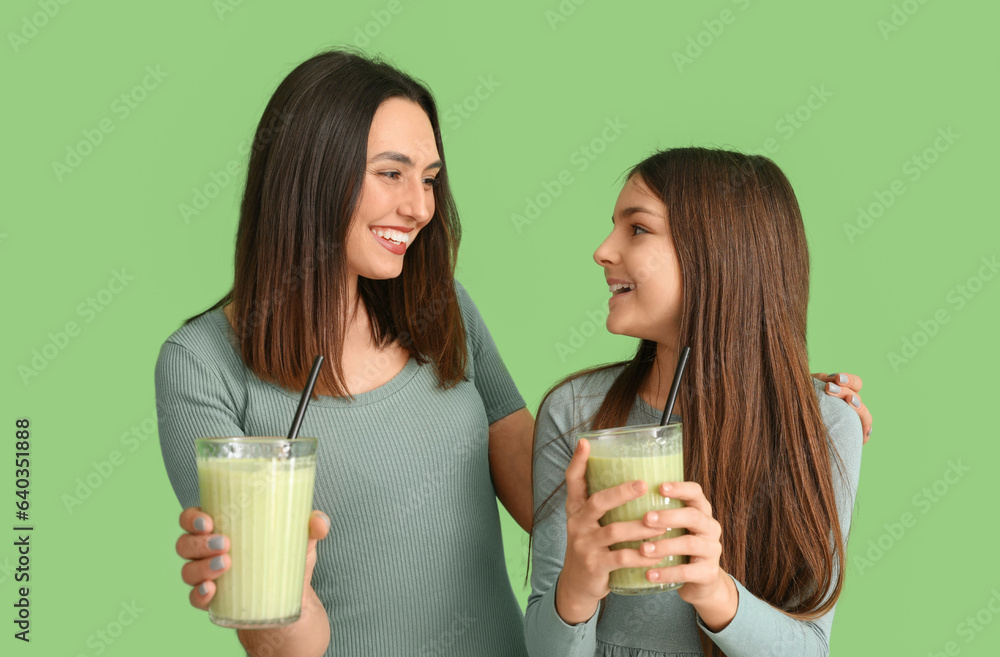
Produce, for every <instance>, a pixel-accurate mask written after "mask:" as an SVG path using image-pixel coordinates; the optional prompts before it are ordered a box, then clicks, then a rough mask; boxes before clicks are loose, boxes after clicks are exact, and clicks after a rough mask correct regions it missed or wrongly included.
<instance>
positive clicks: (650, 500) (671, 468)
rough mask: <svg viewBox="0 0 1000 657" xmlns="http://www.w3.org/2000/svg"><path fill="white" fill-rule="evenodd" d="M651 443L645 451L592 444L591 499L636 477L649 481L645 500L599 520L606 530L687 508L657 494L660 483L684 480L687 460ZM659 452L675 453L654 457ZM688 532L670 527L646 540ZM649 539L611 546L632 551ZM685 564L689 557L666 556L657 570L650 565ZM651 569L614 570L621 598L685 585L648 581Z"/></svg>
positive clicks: (677, 452)
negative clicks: (655, 513) (651, 514)
mask: <svg viewBox="0 0 1000 657" xmlns="http://www.w3.org/2000/svg"><path fill="white" fill-rule="evenodd" d="M648 442H649V446H648V447H644V446H642V445H641V443H637V442H634V441H633V442H631V443H630V444H629V445H627V446H626V445H622V444H620V442H619V440H617V439H616V440H614V441H592V442H591V455H590V457H589V458H588V459H587V488H588V492H589V494H591V495H592V494H594V493H596V492H597V491H599V490H604V489H606V488H612V487H614V486H618V485H620V484H623V483H625V482H629V481H635V480H637V479H641V480H642V481H645V482H646V489H647V492H646V494H645V495H643V496H642V497H640V498H638V499H635V500H632V501H631V502H627V503H625V504H623V505H621V506H619V507H616V508H614V509H611V510H610V511H608V512H607V513H605V514H604V516H603V517H602V518H601V525H602V526H603V525H607V524H609V523H612V522H622V521H629V520H641V519H642V517H643V515H645V514H646V513H647V512H649V511H663V510H666V509H678V508H680V507H682V506H684V503H683V502H681V501H680V500H675V499H670V498H666V497H663V496H662V495H660V494H659V492H658V491H659V488H660V484H662V483H663V482H665V481H683V480H684V457H683V454H682V452H681V451H680V449H679V448H677V447H675V448H674V450H675V451H674V450H671V449H665V448H663V447H662V445H660V444H657V443H655V442H654V441H648ZM661 442H662V441H661ZM678 442H679V440H678ZM637 445H640V447H638V448H637ZM657 451H660V452H670V451H673V452H674V453H661V454H656V452H657ZM615 452H631V453H632V454H635V453H636V452H646V454H645V455H639V456H636V455H622V454H620V453H619V454H617V455H616V454H615ZM686 533H687V530H686V529H670V530H667V531H666V532H665V533H664V534H663V535H661V536H656V537H654V538H651V539H647V541H659V540H662V539H665V538H673V537H675V536H681V535H683V534H686ZM647 541H626V542H623V543H616V544H614V545H612V546H611V549H612V550H621V549H623V548H630V549H633V550H635V549H638V548H639V546H640V545H642V543H643V542H647ZM687 562H688V557H687V556H684V555H676V556H668V557H665V558H664V559H663V560H662V561H660V562H659V563H657V564H656V565H655V566H651V568H665V567H667V566H676V565H679V564H684V563H687ZM647 570H648V568H620V569H618V570H615V571H612V572H611V574H610V578H609V579H610V588H611V590H612V591H613V592H614V593H618V594H620V595H637V594H643V593H656V592H658V591H669V590H671V589H676V588H679V587H681V586H683V584H680V583H667V584H663V583H654V582H650V581H649V580H648V579H646V571H647Z"/></svg>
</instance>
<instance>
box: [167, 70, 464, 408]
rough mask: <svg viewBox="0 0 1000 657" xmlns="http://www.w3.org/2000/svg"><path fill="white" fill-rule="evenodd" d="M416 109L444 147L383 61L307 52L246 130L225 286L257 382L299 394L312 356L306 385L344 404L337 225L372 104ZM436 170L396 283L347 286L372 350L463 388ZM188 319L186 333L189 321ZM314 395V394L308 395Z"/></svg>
mask: <svg viewBox="0 0 1000 657" xmlns="http://www.w3.org/2000/svg"><path fill="white" fill-rule="evenodd" d="M389 98H405V99H408V100H411V101H413V102H415V103H417V104H419V105H420V106H421V107H422V108H423V110H424V111H425V112H426V113H427V116H428V118H429V119H430V122H431V126H432V127H433V130H434V140H435V142H436V144H437V149H438V153H439V155H440V157H441V160H442V162H443V161H444V146H443V143H442V139H441V128H440V124H439V122H438V115H437V108H436V105H435V103H434V98H433V97H432V96H431V93H430V91H429V90H428V89H427V88H426V87H425V86H424V85H422V84H421V83H419V82H418V81H416V80H415V79H413V78H412V77H410V76H408V75H406V74H405V73H403V72H401V71H399V70H397V69H396V68H394V67H392V66H390V65H389V64H387V63H385V62H383V61H381V60H378V59H371V58H368V57H365V56H363V55H361V54H360V53H354V52H350V51H347V50H331V51H328V52H324V53H320V54H319V55H316V56H315V57H312V58H310V59H309V60H307V61H305V62H303V63H302V64H300V65H298V66H297V67H296V68H295V69H294V70H293V71H292V72H291V73H289V74H288V76H287V77H286V78H285V79H284V80H283V81H282V82H281V84H280V85H279V86H278V88H277V90H276V91H275V92H274V95H273V96H272V97H271V100H270V101H269V102H268V104H267V107H266V108H265V110H264V114H263V116H262V117H261V120H260V123H259V125H258V126H257V132H256V135H255V137H254V140H253V146H252V148H251V152H250V160H249V163H248V167H247V180H246V189H245V191H244V194H243V202H242V205H241V206H240V222H239V228H238V230H237V235H236V260H235V271H234V281H233V287H232V289H231V290H230V291H229V292H228V293H226V295H225V296H224V297H222V299H220V300H219V301H218V302H217V303H216V304H215V305H213V306H212V307H211V308H209V309H208V310H206V311H205V312H210V311H212V310H215V309H217V308H220V307H222V306H224V305H226V304H228V303H229V302H233V304H234V310H235V316H234V318H233V325H234V327H235V328H234V332H235V334H236V338H237V341H238V343H239V352H240V355H241V356H242V358H243V362H244V364H245V365H246V366H247V367H248V368H249V369H250V370H252V371H253V372H254V373H255V374H257V376H258V377H260V378H261V379H264V380H268V381H273V382H276V383H278V384H279V385H281V386H283V387H285V388H289V389H292V390H301V389H303V388H304V386H305V382H306V378H307V377H308V374H309V370H310V368H311V365H312V361H313V358H314V357H315V356H316V355H317V354H323V355H325V356H326V357H327V360H328V361H329V364H330V367H324V368H323V369H322V371H321V373H320V376H319V385H317V388H326V389H328V390H332V391H333V394H334V395H335V396H349V395H348V391H347V389H346V386H345V383H344V372H343V367H342V364H341V358H342V354H343V341H344V335H345V333H346V330H347V322H348V318H349V317H350V315H351V313H352V311H353V309H352V308H347V307H346V306H347V298H348V292H349V290H348V287H347V286H348V279H347V269H346V262H347V260H346V245H347V235H348V229H349V227H350V223H351V220H352V218H353V216H354V212H355V209H356V208H357V205H358V201H359V199H360V196H361V189H362V183H363V180H364V174H365V165H366V161H367V149H368V132H369V129H370V127H371V123H372V118H373V117H374V115H375V111H376V110H377V109H378V107H379V105H381V103H382V102H383V101H385V100H387V99H389ZM447 174H448V171H447V167H443V168H442V169H441V171H440V173H439V174H438V177H437V180H438V184H437V186H436V187H435V188H434V202H435V209H434V216H433V217H432V218H431V220H430V222H428V223H427V225H426V226H425V227H424V228H423V229H422V230H421V231H420V239H418V240H416V241H415V242H414V243H413V245H412V246H410V247H409V248H407V251H406V258H405V259H404V262H403V271H402V275H400V276H399V277H397V278H393V279H388V280H373V279H366V278H362V277H358V298H359V302H360V303H363V304H364V306H365V309H366V310H367V312H368V317H369V324H370V329H371V333H372V336H373V339H374V341H375V342H376V343H377V344H378V345H379V346H380V347H381V346H385V345H388V344H392V343H393V342H394V341H398V342H399V343H400V344H401V345H402V346H403V347H405V348H406V349H407V350H408V351H409V352H410V356H411V357H413V358H414V359H416V360H417V361H418V362H419V363H421V364H424V363H427V362H428V361H431V362H433V363H434V366H435V368H436V373H437V377H438V381H439V384H440V385H441V386H442V387H450V386H452V385H455V384H456V383H458V382H459V381H461V380H462V377H463V376H464V372H465V368H466V361H467V358H468V355H467V352H466V344H465V331H464V327H463V323H462V315H461V311H460V309H459V306H458V299H457V296H456V294H455V289H454V283H453V275H454V269H455V261H456V256H457V253H458V245H459V240H460V239H461V227H460V224H459V218H458V211H457V209H456V207H455V202H454V200H453V198H452V195H451V191H450V187H449V184H448V175H447ZM201 314H204V313H200V314H199V315H195V317H191V318H189V319H188V320H186V321H185V323H188V322H190V321H192V320H193V319H195V318H196V317H199V316H200V315H201ZM317 394H318V393H316V392H314V393H313V395H314V396H316V395H317Z"/></svg>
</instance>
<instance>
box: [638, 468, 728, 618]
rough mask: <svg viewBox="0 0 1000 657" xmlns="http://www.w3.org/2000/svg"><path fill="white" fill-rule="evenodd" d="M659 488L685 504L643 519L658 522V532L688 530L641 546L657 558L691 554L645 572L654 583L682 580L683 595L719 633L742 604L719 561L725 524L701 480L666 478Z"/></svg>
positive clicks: (650, 522) (646, 552)
mask: <svg viewBox="0 0 1000 657" xmlns="http://www.w3.org/2000/svg"><path fill="white" fill-rule="evenodd" d="M659 493H660V494H661V495H663V496H664V497H669V498H672V499H676V500H681V501H683V502H684V503H685V504H686V505H687V506H685V507H683V508H680V509H668V510H666V511H658V512H657V513H656V518H655V520H653V519H651V518H650V517H649V516H650V514H646V517H645V518H644V520H645V522H646V523H647V524H652V525H655V530H656V531H657V532H659V533H660V534H662V533H663V532H664V531H666V530H667V529H668V528H672V529H677V528H680V527H683V528H684V529H687V531H688V533H687V534H685V535H683V536H676V537H674V538H665V539H662V540H659V541H651V542H649V543H645V544H644V545H642V546H641V548H640V549H639V550H638V551H639V552H640V553H641V554H643V555H644V556H646V557H651V558H653V559H654V560H655V561H659V560H660V559H663V558H664V557H666V556H670V555H687V556H688V557H689V562H688V563H686V564H681V565H678V566H667V567H666V568H651V569H649V570H647V571H646V578H647V579H648V580H649V581H651V582H661V583H674V582H676V583H683V584H684V585H683V586H682V587H680V588H679V589H678V590H677V593H678V594H679V595H680V597H681V599H682V600H684V601H685V602H688V603H690V604H691V605H692V606H694V608H695V610H696V611H697V612H698V615H699V616H700V617H701V620H702V622H703V623H705V626H706V627H708V629H710V630H712V631H713V632H718V631H719V630H721V629H723V628H724V627H725V626H726V625H728V624H729V622H730V621H731V620H732V619H733V616H735V615H736V608H737V606H738V603H739V597H738V593H737V591H736V585H735V584H733V580H732V578H730V577H729V575H728V574H726V571H724V570H722V568H721V567H720V566H719V557H720V556H721V555H722V525H720V524H719V522H718V521H717V520H716V519H715V518H714V517H713V516H712V505H711V504H709V502H708V499H707V498H706V497H705V493H704V492H702V490H701V485H700V484H698V483H697V482H694V481H672V482H666V483H663V484H661V485H660V489H659Z"/></svg>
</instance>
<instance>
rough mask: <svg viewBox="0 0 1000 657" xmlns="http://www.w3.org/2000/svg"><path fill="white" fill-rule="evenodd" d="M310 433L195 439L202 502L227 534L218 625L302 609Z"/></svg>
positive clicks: (213, 608)
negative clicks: (226, 564)
mask: <svg viewBox="0 0 1000 657" xmlns="http://www.w3.org/2000/svg"><path fill="white" fill-rule="evenodd" d="M316 445H317V440H316V439H315V438H296V439H295V440H287V439H285V438H249V437H248V438H244V437H239V438H199V439H197V440H195V452H196V454H197V463H198V484H199V487H200V489H201V508H202V510H203V511H204V512H205V513H207V514H208V515H210V516H212V520H213V522H214V523H215V532H216V533H218V534H223V535H225V536H228V537H229V545H230V547H229V555H230V558H231V564H232V565H231V566H230V568H229V570H228V571H226V572H225V573H223V574H222V576H220V577H219V578H218V579H217V580H215V585H216V591H215V596H214V597H213V598H212V601H211V603H210V604H209V608H208V615H209V618H210V619H211V620H212V622H213V623H215V624H216V625H222V626H223V627H233V628H240V629H261V628H266V627H278V626H280V625H287V624H289V623H294V622H295V621H296V620H298V618H299V615H300V614H301V613H302V585H303V580H304V578H305V565H306V544H307V541H308V540H309V515H310V513H311V512H312V505H313V484H314V483H315V479H316Z"/></svg>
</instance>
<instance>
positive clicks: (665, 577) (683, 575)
mask: <svg viewBox="0 0 1000 657" xmlns="http://www.w3.org/2000/svg"><path fill="white" fill-rule="evenodd" d="M698 571H699V567H698V564H696V563H684V564H681V565H679V566H667V567H666V568H650V569H649V570H647V571H646V579H648V580H649V581H650V582H657V583H663V584H687V583H688V582H690V581H692V580H693V579H694V578H695V577H697V576H698V575H699V572H698Z"/></svg>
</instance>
